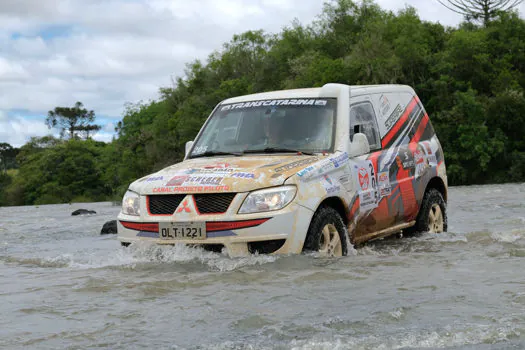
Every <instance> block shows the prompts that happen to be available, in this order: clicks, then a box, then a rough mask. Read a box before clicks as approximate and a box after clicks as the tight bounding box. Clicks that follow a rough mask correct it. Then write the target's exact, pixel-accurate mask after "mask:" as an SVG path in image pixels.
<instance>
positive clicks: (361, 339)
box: [174, 324, 525, 350]
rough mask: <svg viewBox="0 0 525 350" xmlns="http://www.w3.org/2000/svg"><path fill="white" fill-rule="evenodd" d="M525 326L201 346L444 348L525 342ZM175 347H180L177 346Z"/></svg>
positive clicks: (331, 349)
mask: <svg viewBox="0 0 525 350" xmlns="http://www.w3.org/2000/svg"><path fill="white" fill-rule="evenodd" d="M524 331H525V330H524V329H520V328H519V327H516V326H514V325H512V324H505V325H500V326H496V327H494V326H488V325H477V324H471V325H461V326H457V325H451V326H448V327H445V328H443V329H440V330H428V331H413V332H410V330H408V331H405V332H401V333H396V334H385V335H383V336H381V335H377V334H373V335H364V336H335V337H321V336H316V337H313V338H311V339H301V340H295V339H294V340H292V341H290V342H278V343H273V344H272V343H271V342H269V343H270V345H269V344H268V342H266V344H265V342H263V341H260V342H256V343H252V344H242V343H235V342H231V341H228V342H224V343H222V344H213V345H207V346H199V347H197V348H199V349H214V350H223V349H276V348H277V349H294V350H325V349H326V350H335V349H339V350H347V349H349V350H350V349H352V350H370V349H377V350H390V349H444V348H452V347H464V346H466V345H475V346H479V345H483V344H491V345H496V344H497V346H496V347H495V349H496V348H501V347H503V345H504V344H511V342H516V341H518V342H519V343H520V344H523V345H525V339H524V337H523V335H522V333H523V332H524ZM174 349H179V348H178V347H174Z"/></svg>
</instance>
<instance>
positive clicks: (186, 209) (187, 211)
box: [177, 199, 191, 213]
mask: <svg viewBox="0 0 525 350" xmlns="http://www.w3.org/2000/svg"><path fill="white" fill-rule="evenodd" d="M183 211H184V212H186V213H191V209H190V207H188V200H187V199H186V200H185V201H184V202H182V207H180V208H179V209H177V213H182V212H183Z"/></svg>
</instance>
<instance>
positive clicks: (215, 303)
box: [0, 184, 525, 349]
mask: <svg viewBox="0 0 525 350" xmlns="http://www.w3.org/2000/svg"><path fill="white" fill-rule="evenodd" d="M449 197H450V203H449V207H448V210H449V229H450V232H448V233H445V234H437V235H436V234H430V233H427V234H422V235H419V236H417V237H405V238H397V237H394V238H389V239H384V240H380V241H376V242H371V243H368V244H365V245H364V246H362V247H359V248H358V249H357V250H355V251H352V254H351V255H350V256H347V257H344V258H341V259H322V258H318V257H316V256H315V255H300V256H268V255H255V256H249V257H242V258H229V257H227V256H226V255H224V254H221V253H213V252H208V251H204V250H202V249H199V248H189V247H185V246H182V245H177V246H175V247H159V246H155V245H150V244H134V245H131V246H130V247H129V248H122V247H120V245H119V243H118V242H117V241H116V239H115V237H114V236H100V235H99V232H100V228H101V227H102V225H103V223H104V222H106V221H108V220H112V219H114V218H115V216H116V214H117V213H118V211H119V208H118V207H115V206H112V205H111V204H110V203H94V204H84V205H79V204H74V205H55V206H40V207H38V208H36V207H18V208H15V207H11V208H0V285H2V288H1V289H0V297H1V299H0V301H1V304H0V305H1V306H0V311H1V313H2V315H3V317H2V318H0V348H9V349H12V348H28V347H30V348H50V349H51V348H67V347H73V348H86V347H103V348H112V349H118V348H126V349H127V348H173V349H182V348H190V349H275V348H280V349H290V348H294V349H334V348H337V349H407V348H452V349H520V348H525V292H524V291H525V279H524V278H523V273H522V272H523V270H524V269H525V260H524V258H525V201H524V200H523V198H525V185H523V184H512V185H502V186H475V187H460V188H452V189H451V190H450V196H449ZM78 208H86V209H92V210H95V211H97V215H91V216H83V217H72V216H71V215H70V214H71V212H72V211H74V210H76V209H78Z"/></svg>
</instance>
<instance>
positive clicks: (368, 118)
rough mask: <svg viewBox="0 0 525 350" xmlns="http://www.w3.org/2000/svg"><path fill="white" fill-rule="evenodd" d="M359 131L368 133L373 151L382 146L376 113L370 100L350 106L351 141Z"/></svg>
mask: <svg viewBox="0 0 525 350" xmlns="http://www.w3.org/2000/svg"><path fill="white" fill-rule="evenodd" d="M358 132H360V133H363V134H365V135H366V137H367V139H368V143H369V144H370V150H371V151H375V150H378V149H380V148H381V139H380V138H379V129H378V127H377V120H376V115H375V113H374V109H373V107H372V104H371V103H370V102H361V103H357V104H354V105H352V106H351V107H350V141H352V140H353V138H354V135H355V134H356V133H358Z"/></svg>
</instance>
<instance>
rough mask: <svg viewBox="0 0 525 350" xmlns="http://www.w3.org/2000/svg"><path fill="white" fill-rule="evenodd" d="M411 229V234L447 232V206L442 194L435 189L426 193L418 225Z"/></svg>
mask: <svg viewBox="0 0 525 350" xmlns="http://www.w3.org/2000/svg"><path fill="white" fill-rule="evenodd" d="M410 229H411V230H409V233H411V232H413V233H416V232H431V233H441V232H446V231H447V212H446V204H445V201H444V200H443V196H442V195H441V193H440V192H439V191H438V190H436V189H435V188H431V189H429V190H428V191H427V192H426V193H425V196H424V197H423V202H422V203H421V208H420V209H419V213H418V215H417V219H416V224H415V225H414V227H411V228H410Z"/></svg>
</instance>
